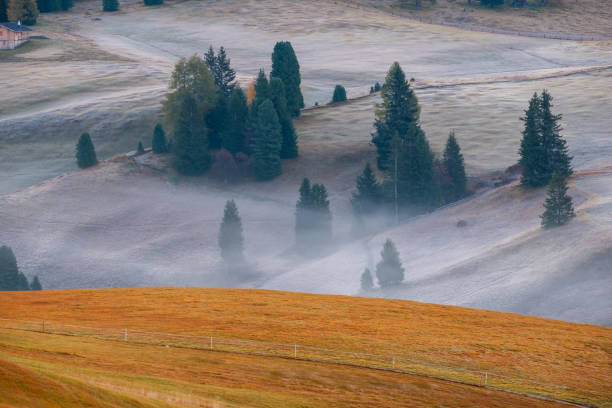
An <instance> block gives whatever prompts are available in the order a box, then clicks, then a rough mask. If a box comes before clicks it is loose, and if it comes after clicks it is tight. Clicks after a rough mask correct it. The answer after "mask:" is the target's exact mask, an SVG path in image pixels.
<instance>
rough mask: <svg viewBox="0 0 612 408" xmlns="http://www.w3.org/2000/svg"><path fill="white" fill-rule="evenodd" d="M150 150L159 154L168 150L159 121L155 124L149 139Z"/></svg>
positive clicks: (164, 134)
mask: <svg viewBox="0 0 612 408" xmlns="http://www.w3.org/2000/svg"><path fill="white" fill-rule="evenodd" d="M151 150H153V153H157V154H161V153H166V152H167V151H168V141H167V140H166V133H165V132H164V128H163V127H162V125H161V124H160V123H158V124H157V125H155V129H154V130H153V139H152V140H151Z"/></svg>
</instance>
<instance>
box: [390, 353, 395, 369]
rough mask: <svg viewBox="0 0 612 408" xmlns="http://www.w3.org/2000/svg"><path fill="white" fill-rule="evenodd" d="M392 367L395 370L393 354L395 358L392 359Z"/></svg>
mask: <svg viewBox="0 0 612 408" xmlns="http://www.w3.org/2000/svg"><path fill="white" fill-rule="evenodd" d="M391 367H392V368H393V369H394V370H395V356H393V360H392V361H391Z"/></svg>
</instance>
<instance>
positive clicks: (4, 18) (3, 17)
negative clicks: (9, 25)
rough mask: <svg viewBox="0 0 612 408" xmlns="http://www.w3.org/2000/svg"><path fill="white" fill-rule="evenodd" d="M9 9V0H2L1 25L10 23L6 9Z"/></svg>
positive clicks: (0, 1) (0, 8)
mask: <svg viewBox="0 0 612 408" xmlns="http://www.w3.org/2000/svg"><path fill="white" fill-rule="evenodd" d="M7 8H8V0H0V23H4V22H6V21H8V16H7V14H6V9H7Z"/></svg>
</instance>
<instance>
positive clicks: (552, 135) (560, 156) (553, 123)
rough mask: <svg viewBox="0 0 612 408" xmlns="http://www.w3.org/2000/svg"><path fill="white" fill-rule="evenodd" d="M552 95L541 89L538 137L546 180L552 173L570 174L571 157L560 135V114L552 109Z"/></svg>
mask: <svg viewBox="0 0 612 408" xmlns="http://www.w3.org/2000/svg"><path fill="white" fill-rule="evenodd" d="M552 99H553V98H552V96H551V95H550V94H549V93H548V91H546V90H544V91H542V96H541V97H540V115H541V119H540V135H541V136H540V137H541V140H542V150H543V153H544V157H545V159H546V164H547V174H548V177H547V181H548V180H550V179H551V178H552V175H553V174H554V173H557V174H559V175H560V176H562V177H564V178H567V177H569V176H571V175H572V173H573V171H572V166H571V160H572V158H571V157H570V156H569V153H568V148H567V143H566V142H565V140H564V139H563V137H562V136H561V125H559V121H560V120H561V115H554V114H553V113H552V112H551V109H552Z"/></svg>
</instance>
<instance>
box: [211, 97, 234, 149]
mask: <svg viewBox="0 0 612 408" xmlns="http://www.w3.org/2000/svg"><path fill="white" fill-rule="evenodd" d="M228 104H229V101H228V99H227V97H226V96H225V94H224V93H221V92H219V96H218V98H217V103H216V105H215V106H213V107H212V108H211V109H210V110H209V111H208V113H207V114H206V126H207V127H208V147H209V148H211V149H219V148H220V147H221V145H222V141H223V136H224V133H225V132H226V131H227V128H228V126H229V125H228V124H229V107H228Z"/></svg>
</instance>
